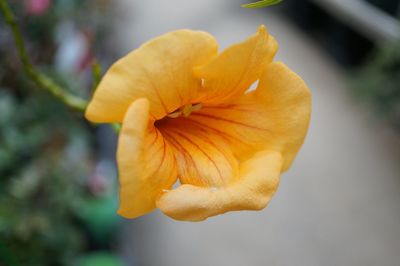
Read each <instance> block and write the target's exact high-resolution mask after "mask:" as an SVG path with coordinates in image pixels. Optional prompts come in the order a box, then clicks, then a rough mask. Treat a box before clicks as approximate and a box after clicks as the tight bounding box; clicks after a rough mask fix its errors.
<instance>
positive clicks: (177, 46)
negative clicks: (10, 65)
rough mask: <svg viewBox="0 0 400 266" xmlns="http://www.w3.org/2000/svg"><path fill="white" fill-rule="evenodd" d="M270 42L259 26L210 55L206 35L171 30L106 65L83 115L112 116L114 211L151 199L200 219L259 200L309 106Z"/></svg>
mask: <svg viewBox="0 0 400 266" xmlns="http://www.w3.org/2000/svg"><path fill="white" fill-rule="evenodd" d="M277 49H278V45H277V43H276V41H275V40H274V38H273V37H272V36H270V35H269V34H268V33H267V31H266V29H265V27H264V26H261V27H260V28H259V30H258V32H257V33H256V34H255V35H253V36H251V37H250V38H249V39H247V40H246V41H244V42H242V43H239V44H236V45H233V46H231V47H229V48H227V49H226V50H225V51H223V52H222V53H220V54H218V52H217V42H216V41H215V39H214V38H213V37H212V36H211V35H209V34H208V33H205V32H199V31H190V30H180V31H176V32H171V33H167V34H165V35H163V36H161V37H158V38H155V39H154V40H151V41H149V42H147V43H146V44H144V45H143V46H141V47H140V48H138V49H137V50H135V51H133V52H131V53H130V54H128V55H127V56H125V57H123V58H122V59H120V60H119V61H118V62H116V63H115V64H114V65H113V66H112V67H111V68H110V69H109V70H108V72H107V73H106V75H105V76H104V78H103V80H102V81H101V83H100V85H99V87H98V89H97V90H96V93H95V95H94V97H93V100H92V101H91V102H90V105H89V107H88V109H87V111H86V117H87V118H88V119H89V120H91V121H93V122H122V129H121V132H120V136H119V143H118V152H117V160H118V168H119V174H120V178H119V179H120V209H119V214H121V215H122V216H124V217H127V218H135V217H138V216H141V215H144V214H146V213H148V212H150V211H152V210H153V209H154V208H155V207H158V208H159V209H161V211H162V212H164V213H165V214H166V215H168V216H170V217H172V218H174V219H177V220H189V221H201V220H204V219H207V218H208V217H210V216H214V215H218V214H222V213H225V212H228V211H237V210H260V209H263V208H264V207H265V206H266V205H267V204H268V202H269V201H270V199H271V197H272V196H273V194H274V193H275V191H276V189H277V187H278V183H279V176H280V174H281V173H282V172H283V171H286V170H287V169H288V168H289V166H290V165H291V163H292V161H293V159H294V158H295V156H296V154H297V152H298V150H299V148H300V146H301V145H302V143H303V140H304V137H305V134H306V131H307V128H308V124H309V118H310V110H311V97H310V92H309V90H308V88H307V86H306V84H305V83H304V82H303V80H302V79H301V78H300V77H298V76H297V75H296V74H295V73H293V72H292V71H291V70H290V69H289V68H288V67H286V66H285V65H284V64H283V63H278V62H272V60H273V57H274V55H275V53H276V51H277ZM257 80H258V81H259V84H258V87H257V89H256V90H255V91H251V92H248V89H249V87H250V86H251V85H252V84H253V83H254V82H256V81H257ZM178 178H179V181H180V183H181V185H180V186H179V187H178V188H177V189H173V190H171V187H172V185H173V184H174V183H175V182H176V181H177V179H178Z"/></svg>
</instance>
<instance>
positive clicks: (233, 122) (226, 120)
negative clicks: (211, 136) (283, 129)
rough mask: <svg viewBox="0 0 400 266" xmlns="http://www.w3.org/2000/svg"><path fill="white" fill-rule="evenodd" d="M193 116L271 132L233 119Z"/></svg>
mask: <svg viewBox="0 0 400 266" xmlns="http://www.w3.org/2000/svg"><path fill="white" fill-rule="evenodd" d="M192 115H196V116H202V117H207V118H210V119H214V120H220V121H225V122H228V123H232V124H236V125H240V126H244V127H248V128H253V129H257V130H263V131H269V130H268V129H265V128H260V127H256V126H253V125H248V124H245V123H241V122H239V121H235V120H231V119H227V118H223V117H218V116H213V115H210V114H204V113H193V114H192Z"/></svg>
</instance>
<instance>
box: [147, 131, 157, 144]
mask: <svg viewBox="0 0 400 266" xmlns="http://www.w3.org/2000/svg"><path fill="white" fill-rule="evenodd" d="M158 134H159V133H158V129H157V128H156V129H155V135H156V136H155V137H154V139H153V141H152V142H151V143H150V145H149V146H153V145H154V143H156V140H157V139H158Z"/></svg>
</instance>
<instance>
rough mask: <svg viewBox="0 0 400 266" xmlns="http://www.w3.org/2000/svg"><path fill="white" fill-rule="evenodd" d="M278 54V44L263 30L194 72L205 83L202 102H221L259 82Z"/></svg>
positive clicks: (262, 27) (259, 30) (261, 27)
mask: <svg viewBox="0 0 400 266" xmlns="http://www.w3.org/2000/svg"><path fill="white" fill-rule="evenodd" d="M277 50H278V44H277V43H276V41H275V39H274V38H273V37H272V36H270V35H269V34H268V32H267V30H266V28H265V26H260V28H259V29H258V32H257V33H256V34H255V35H253V36H251V37H250V38H249V39H247V40H246V41H244V42H242V43H239V44H235V45H233V46H231V47H229V48H227V49H226V50H225V51H223V52H222V53H221V54H220V55H219V56H218V57H216V58H215V59H213V60H212V61H210V62H209V63H208V64H206V65H204V66H200V67H197V68H195V73H196V75H197V76H198V77H200V78H203V79H204V82H205V84H204V87H205V88H204V89H203V93H204V98H205V100H206V101H207V102H208V103H211V102H217V103H218V102H221V101H225V100H227V99H229V98H230V97H231V96H232V95H235V94H240V93H243V92H244V91H246V90H247V89H248V88H249V87H250V86H251V84H252V83H254V82H255V81H256V80H258V79H259V78H260V75H261V73H262V72H263V71H264V69H265V67H266V65H267V64H269V63H270V62H271V61H272V59H273V57H274V56H275V54H276V52H277Z"/></svg>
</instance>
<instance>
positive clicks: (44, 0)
mask: <svg viewBox="0 0 400 266" xmlns="http://www.w3.org/2000/svg"><path fill="white" fill-rule="evenodd" d="M50 5H51V0H26V1H25V8H26V10H27V12H28V13H29V14H32V15H35V16H40V15H42V14H44V13H45V12H46V11H47V10H48V9H49V7H50Z"/></svg>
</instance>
